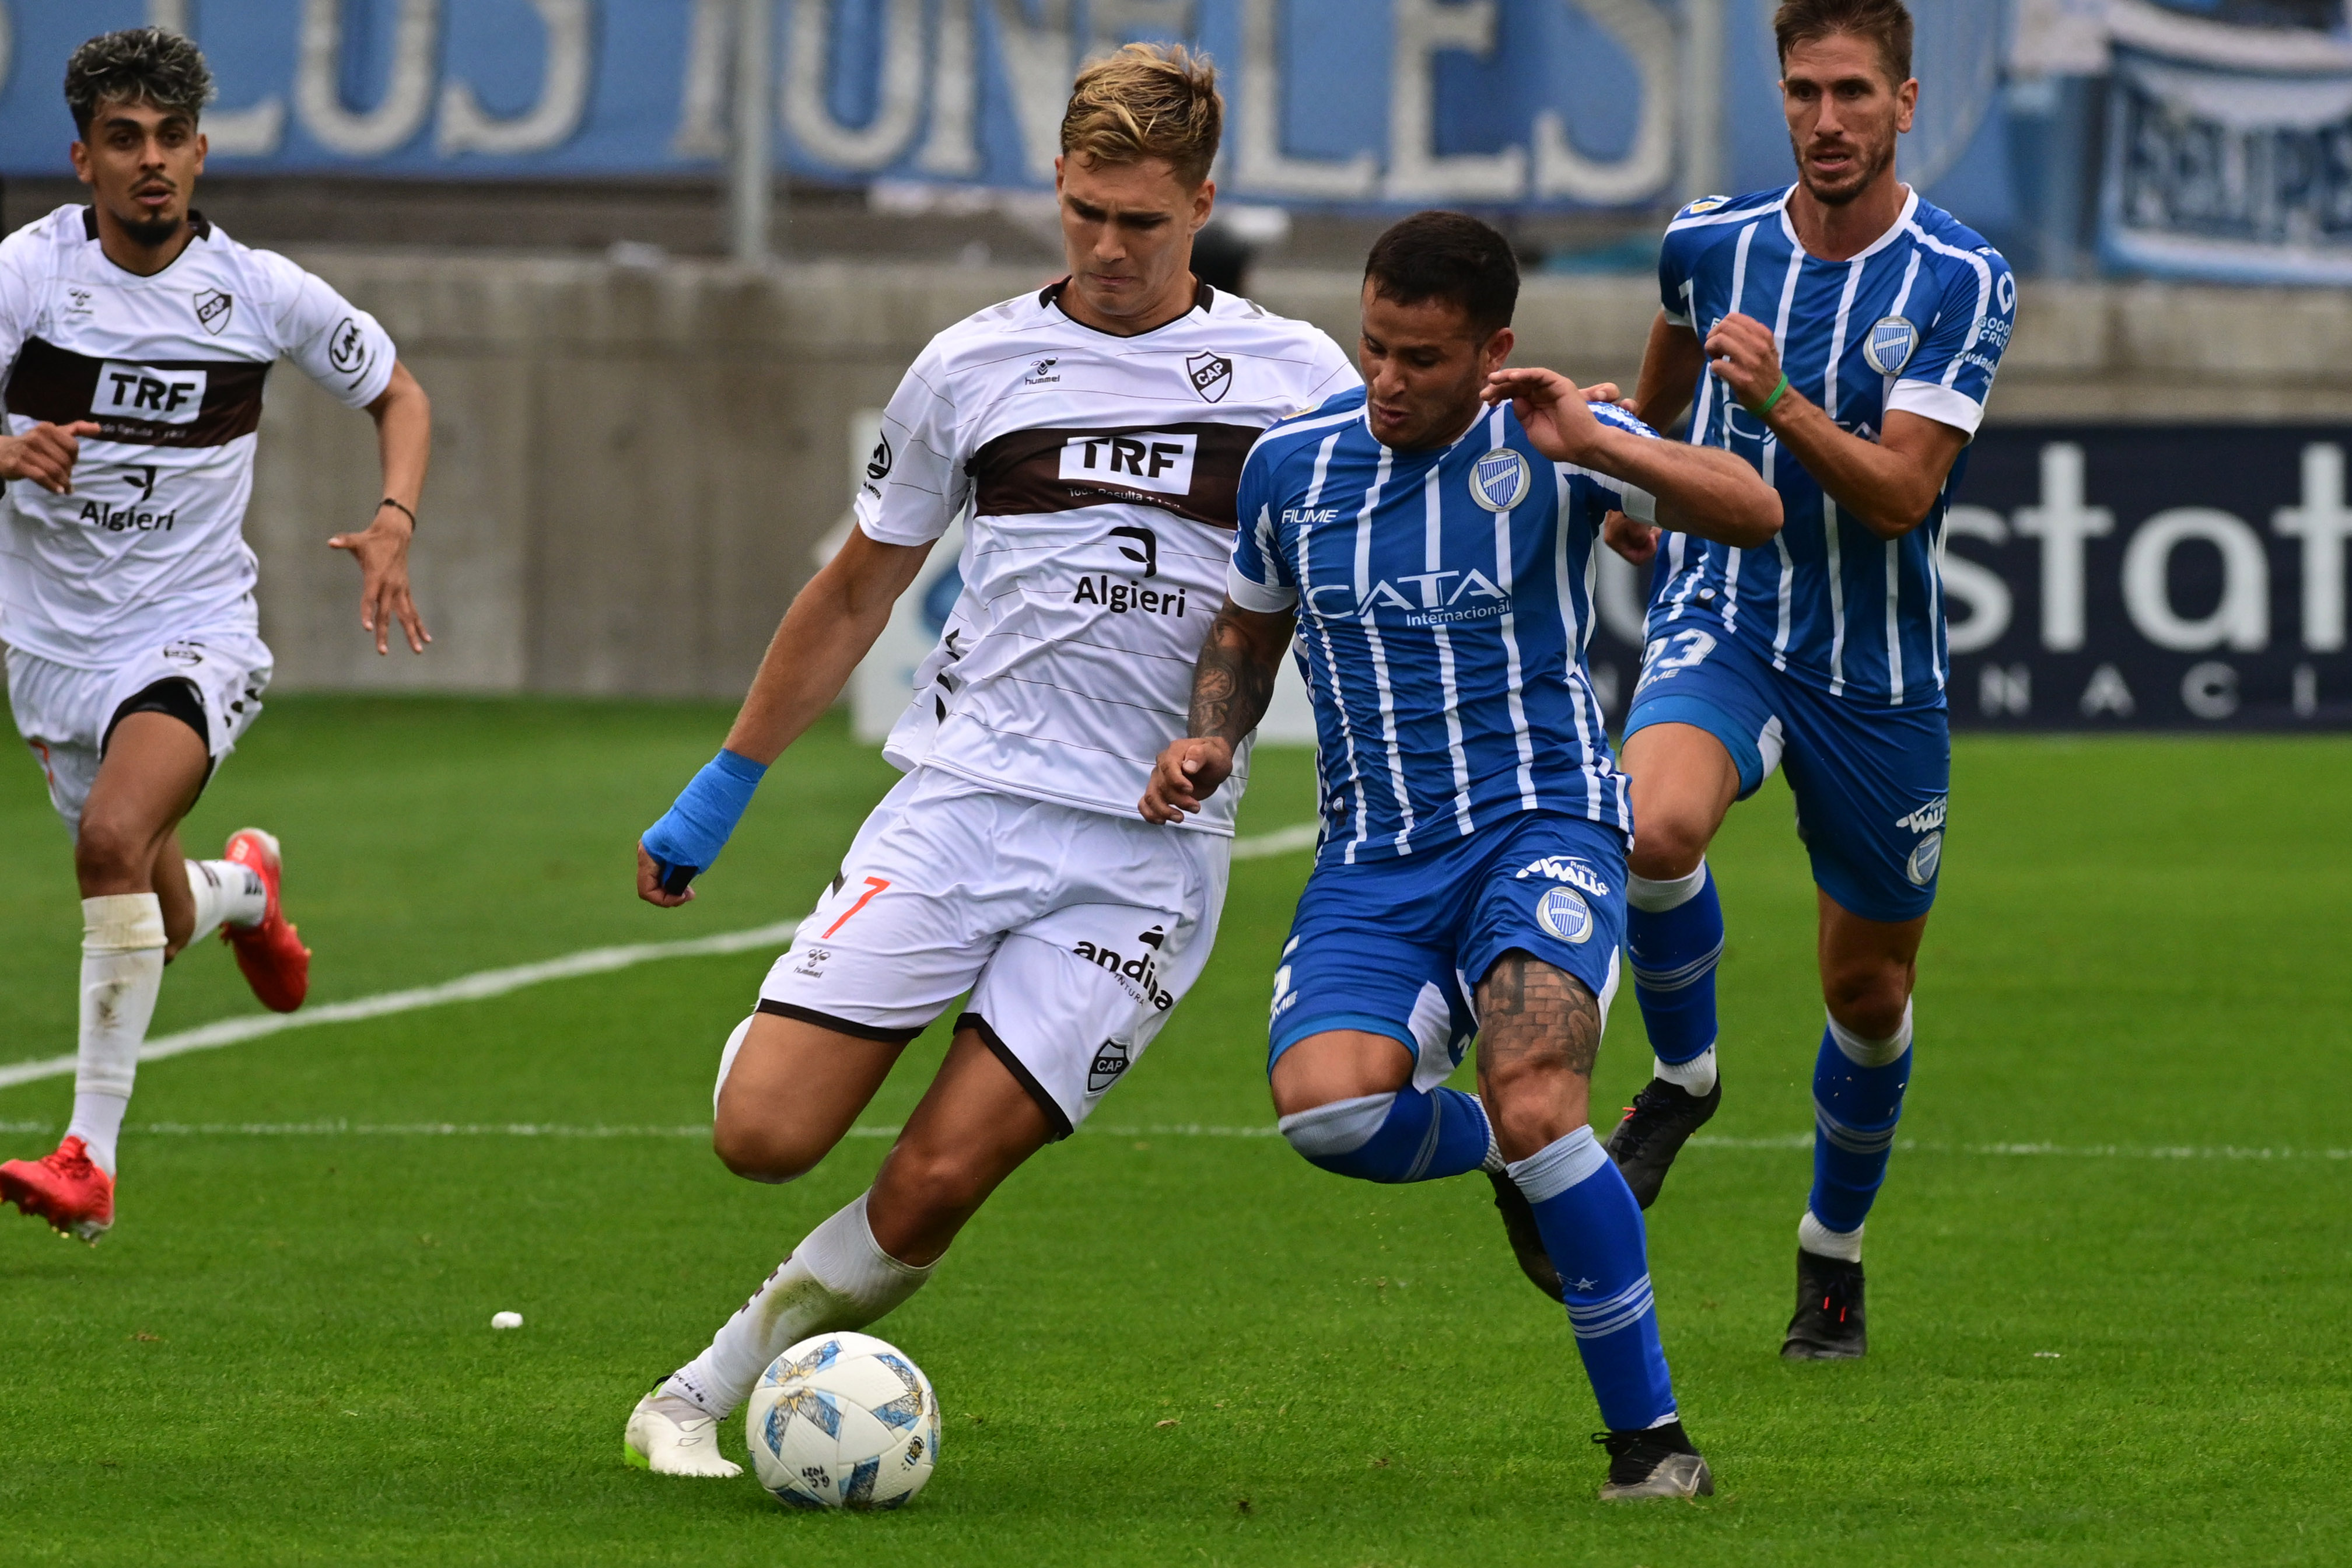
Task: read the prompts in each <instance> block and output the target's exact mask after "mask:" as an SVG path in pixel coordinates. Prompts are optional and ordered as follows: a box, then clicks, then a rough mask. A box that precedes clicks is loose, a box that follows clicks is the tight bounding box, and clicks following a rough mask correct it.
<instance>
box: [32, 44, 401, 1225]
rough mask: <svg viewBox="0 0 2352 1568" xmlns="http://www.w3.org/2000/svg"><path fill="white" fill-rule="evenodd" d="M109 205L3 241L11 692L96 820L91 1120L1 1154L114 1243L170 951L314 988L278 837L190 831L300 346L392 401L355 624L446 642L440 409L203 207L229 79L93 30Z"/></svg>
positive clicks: (68, 87)
mask: <svg viewBox="0 0 2352 1568" xmlns="http://www.w3.org/2000/svg"><path fill="white" fill-rule="evenodd" d="M65 91H66V103H67V107H68V108H69V109H70V110H72V111H73V117H74V126H75V129H76V131H77V132H79V140H77V141H76V142H74V144H73V162H74V171H75V173H76V174H79V176H80V177H81V180H82V183H83V184H87V185H88V186H89V188H90V204H89V205H88V206H78V205H77V206H64V207H59V208H58V210H57V211H55V212H53V213H51V214H50V215H49V216H47V217H45V218H42V219H40V220H39V221H38V222H37V223H33V224H29V225H27V226H25V227H24V228H21V229H19V230H17V231H16V233H15V234H12V235H10V236H9V237H7V239H6V240H5V241H0V363H5V364H6V365H7V366H8V371H7V388H6V395H5V397H6V405H7V427H6V433H5V436H0V479H8V480H12V481H14V482H13V483H11V484H9V486H8V489H7V497H6V500H5V502H0V639H5V641H6V643H7V645H8V706H9V709H10V710H11V711H12V713H13V715H14V716H15V718H16V728H17V730H18V731H20V732H21V733H22V734H23V735H24V737H25V741H26V744H27V745H29V746H30V747H31V748H32V751H33V754H34V756H35V757H36V758H37V760H38V761H39V763H40V764H41V767H42V771H43V772H44V773H45V774H46V775H47V779H48V784H49V799H50V801H51V803H52V804H54V805H56V807H57V809H58V815H59V816H62V817H64V818H65V821H66V826H67V827H68V829H70V830H71V831H72V832H73V834H74V870H75V874H76V876H77V877H78V878H79V880H80V883H81V895H82V906H81V907H82V931H83V934H82V960H81V986H80V996H81V1004H80V1006H81V1015H80V1040H79V1053H78V1055H79V1067H78V1068H77V1070H76V1073H75V1076H74V1111H73V1121H72V1123H71V1124H70V1126H68V1129H67V1131H66V1136H65V1139H64V1141H63V1142H60V1143H59V1144H58V1147H57V1149H56V1150H55V1151H54V1152H51V1153H49V1154H48V1155H47V1156H45V1157H43V1158H41V1159H39V1160H11V1161H9V1162H8V1163H6V1164H5V1165H0V1199H5V1201H7V1202H9V1203H13V1204H15V1205H16V1206H17V1207H18V1208H19V1209H22V1210H23V1211H24V1212H25V1213H26V1214H28V1215H38V1216H40V1217H41V1218H43V1219H45V1220H47V1221H48V1223H49V1224H50V1225H51V1226H55V1227H56V1228H57V1229H58V1231H59V1232H60V1233H63V1234H68V1235H72V1236H77V1237H80V1238H81V1239H83V1240H85V1241H95V1240H97V1239H98V1237H100V1235H102V1234H104V1232H105V1231H106V1229H107V1228H108V1227H109V1226H111V1225H112V1224H113V1223H114V1172H115V1142H116V1138H117V1136H118V1134H119V1133H120V1132H121V1127H122V1116H123V1112H124V1111H125V1110H127V1109H128V1108H129V1106H130V1103H131V1080H132V1078H133V1076H134V1075H135V1073H136V1071H137V1069H138V1065H139V1047H140V1044H141V1042H142V1040H143V1039H144V1038H145V1037H146V1033H147V1023H148V1020H149V1018H151V1017H152V1016H153V1014H154V1011H155V997H156V993H157V992H158V991H159V990H160V989H161V987H162V985H163V965H164V964H165V963H167V962H168V961H169V960H170V959H171V958H172V957H173V955H174V954H176V953H178V952H181V951H182V950H183V949H184V948H185V947H187V945H188V944H189V943H190V942H195V941H197V940H199V939H200V938H202V937H204V936H206V935H208V934H209V933H211V932H212V931H215V930H218V931H222V932H224V934H225V935H226V937H227V939H228V942H229V943H230V945H231V946H232V947H233V948H234V949H235V950H236V962H237V966H238V967H239V968H240V969H242V970H243V971H244V972H245V976H246V979H247V981H248V982H249V983H250V984H252V986H253V990H254V994H255V995H257V996H258V997H259V998H260V999H261V1001H262V1002H263V1004H264V1005H268V1006H269V1007H272V1008H275V1009H276V1010H278V1012H281V1013H289V1012H292V1011H293V1010H294V1009H295V1008H297V1007H299V1006H300V1005H302V998H303V996H304V994H305V993H306V992H307V990H308V988H309V984H310V953H309V952H308V951H307V950H305V949H304V947H303V946H302V942H301V939H300V938H299V936H298V935H297V934H296V933H295V930H294V928H293V927H292V926H291V925H289V923H287V921H286V917H285V915H284V914H283V912H281V911H280V910H279V909H278V873H279V862H278V841H277V840H276V839H275V838H273V837H270V836H269V835H268V834H267V833H264V832H262V831H261V830H260V829H258V828H250V827H248V828H245V829H243V830H241V831H239V832H237V833H235V834H233V835H231V836H230V837H229V841H228V847H227V849H226V851H225V853H224V857H223V858H221V859H218V860H184V859H182V858H181V856H180V840H179V823H180V819H181V818H182V817H184V816H186V815H187V813H188V811H189V809H190V808H191V807H193V806H194V805H195V802H196V796H197V795H199V794H201V793H202V792H203V790H204V787H205V784H206V783H207V782H208V781H209V780H210V778H211V777H212V773H213V770H214V769H215V768H216V767H218V766H219V764H220V762H221V759H223V758H224V757H226V756H227V755H228V753H229V752H230V751H231V750H232V749H233V748H234V747H235V746H236V741H237V738H238V737H239V736H240V735H242V734H243V733H244V732H245V731H246V729H247V726H248V725H250V724H251V723H252V722H253V720H254V716H255V715H256V714H257V713H259V712H260V711H261V693H262V691H263V689H265V688H267V687H268V684H269V674H270V665H271V659H270V654H269V649H268V647H265V646H264V645H263V643H262V641H261V637H260V635H259V631H260V629H259V622H258V620H257V616H256V612H255V609H254V602H253V588H254V583H255V579H256V576H257V570H256V565H255V562H254V558H253V552H252V551H250V550H248V549H247V548H246V545H245V540H244V537H243V532H242V529H243V524H244V521H245V506H246V501H247V498H248V497H249V496H250V495H251V494H252V490H253V450H254V442H255V439H256V437H255V435H254V429H255V426H257V425H258V424H259V422H260V419H261V387H262V382H263V380H264V378H266V377H267V376H268V374H269V367H270V365H271V363H273V362H275V361H276V360H277V359H278V357H279V356H280V355H284V356H286V357H288V358H290V359H292V360H293V361H294V363H297V364H299V366H301V367H302V369H303V370H304V371H305V372H306V373H308V374H310V376H311V377H312V378H313V379H314V380H316V381H317V382H318V383H319V384H320V385H321V386H324V387H325V388H326V389H327V390H328V392H329V393H331V395H334V396H335V397H337V398H338V399H340V400H341V401H342V402H343V403H344V404H346V405H349V406H351V407H352V408H364V409H366V410H367V411H368V413H369V414H370V415H371V416H373V418H374V420H375V423H376V428H377V431H378V433H379V440H380V442H381V445H382V447H383V491H382V492H381V493H382V495H383V500H382V501H381V502H380V503H379V504H378V505H377V507H376V510H375V517H374V520H373V522H371V523H370V524H369V526H368V527H367V528H366V529H364V530H362V531H359V532H355V533H347V534H338V535H337V536H336V537H334V538H333V539H331V540H330V541H328V542H329V543H331V544H332V545H333V546H334V547H335V548H337V549H339V550H348V551H350V552H352V554H353V555H354V556H356V557H357V558H358V560H359V563H360V571H361V577H362V583H361V589H360V622H361V625H362V626H365V627H366V628H367V629H368V630H369V631H370V632H372V633H373V634H374V637H375V644H376V651H377V652H378V653H383V651H385V648H386V644H387V640H388V638H389V636H390V633H391V628H392V626H393V624H394V622H395V621H396V622H398V623H399V625H400V626H401V628H402V630H403V631H404V632H405V633H406V634H407V638H408V643H409V646H410V647H412V648H414V649H415V651H416V652H418V653H422V652H424V651H425V642H426V641H427V640H429V639H428V638H427V637H426V636H425V625H424V622H423V621H422V620H420V619H419V618H418V616H417V614H416V609H415V605H413V604H412V603H411V602H410V599H409V593H408V541H409V536H410V533H411V531H412V530H413V529H414V527H415V518H416V498H417V494H418V492H419V491H420V490H421V489H423V488H424V484H425V461H426V457H427V453H428V451H429V449H430V447H431V443H432V415H431V410H430V406H429V405H428V404H427V402H426V399H425V392H424V389H423V388H422V387H420V386H418V385H417V384H416V383H415V380H414V379H412V378H411V377H410V375H409V374H408V372H407V371H406V370H405V369H404V368H403V367H402V366H401V364H400V363H399V362H398V361H397V360H396V359H395V358H394V353H393V346H392V341H391V340H390V339H389V338H387V337H386V336H384V332H383V328H381V327H379V326H378V325H376V323H375V321H374V319H373V317H371V316H369V315H368V314H367V313H366V312H365V311H363V310H357V309H354V308H353V307H352V305H350V304H349V303H347V302H346V301H345V300H343V299H342V297H341V295H339V294H337V293H336V292H335V291H334V290H333V289H331V288H329V287H328V286H327V285H326V284H325V283H323V282H321V281H320V279H316V278H313V277H312V276H310V274H309V273H307V272H304V271H303V270H302V269H301V268H299V267H297V266H295V265H294V264H293V263H292V262H290V261H289V260H287V259H286V258H284V257H282V256H276V255H272V254H271V253H270V252H268V251H266V250H248V249H247V248H246V247H244V246H241V245H239V244H237V243H236V241H235V240H232V239H230V238H229V237H228V236H226V235H225V234H223V233H222V232H221V231H220V230H219V229H217V228H215V227H214V226H212V225H211V224H210V223H208V222H206V221H205V217H204V216H203V215H202V214H201V213H198V212H197V211H196V210H195V209H194V207H193V206H192V205H190V198H191V196H192V195H193V194H194V187H195V182H196V177H197V176H198V175H199V174H203V173H204V167H205V137H204V132H203V131H202V130H201V128H200V127H199V124H198V121H199V117H200V116H201V114H202V113H203V110H204V106H205V102H206V101H207V100H210V99H211V97H212V91H213V79H212V72H211V70H210V69H209V68H207V67H206V66H205V58H204V56H203V55H202V54H201V53H199V52H198V50H197V48H196V47H195V45H194V44H192V43H190V42H189V41H188V40H187V39H186V38H184V37H181V36H179V35H178V34H176V33H170V32H165V31H163V30H162V29H160V28H155V27H135V28H131V29H129V30H126V31H123V32H118V33H108V34H105V35H103V36H101V37H95V38H92V39H90V40H89V42H87V43H85V44H83V45H82V46H81V47H79V48H78V49H76V50H75V51H74V53H73V58H71V60H70V61H68V64H67V67H66V81H65Z"/></svg>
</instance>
